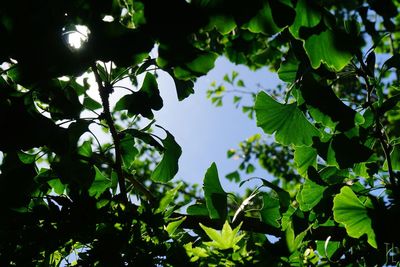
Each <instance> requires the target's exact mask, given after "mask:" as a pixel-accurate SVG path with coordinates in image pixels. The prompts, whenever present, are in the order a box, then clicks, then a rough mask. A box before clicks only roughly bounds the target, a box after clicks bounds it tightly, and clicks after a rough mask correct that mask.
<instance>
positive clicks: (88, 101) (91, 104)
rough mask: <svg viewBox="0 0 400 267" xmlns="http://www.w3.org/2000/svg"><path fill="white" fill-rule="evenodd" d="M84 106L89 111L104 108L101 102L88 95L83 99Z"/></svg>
mask: <svg viewBox="0 0 400 267" xmlns="http://www.w3.org/2000/svg"><path fill="white" fill-rule="evenodd" d="M83 106H84V107H85V108H87V109H89V110H96V109H100V108H102V107H103V106H102V105H101V104H100V103H99V102H97V101H96V100H94V99H93V98H91V97H90V96H88V95H87V94H85V96H84V98H83Z"/></svg>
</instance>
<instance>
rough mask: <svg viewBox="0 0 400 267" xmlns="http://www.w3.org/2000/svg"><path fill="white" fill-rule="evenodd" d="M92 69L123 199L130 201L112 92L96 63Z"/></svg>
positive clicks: (125, 201) (126, 201)
mask: <svg viewBox="0 0 400 267" xmlns="http://www.w3.org/2000/svg"><path fill="white" fill-rule="evenodd" d="M92 71H93V73H94V76H95V78H96V82H97V85H98V87H99V93H100V98H101V102H102V104H103V114H104V119H105V121H106V123H107V125H108V128H109V129H110V133H111V136H112V139H113V143H114V147H115V171H116V172H117V177H118V184H119V188H120V190H121V195H122V200H123V201H124V203H128V197H127V194H126V186H125V178H124V173H123V171H122V153H121V146H120V142H121V140H120V138H119V136H118V132H117V129H116V128H115V125H114V120H113V118H112V116H111V112H110V102H109V96H110V92H109V91H108V90H107V88H105V87H104V85H103V81H102V80H101V77H100V75H99V72H98V70H97V67H96V63H93V64H92Z"/></svg>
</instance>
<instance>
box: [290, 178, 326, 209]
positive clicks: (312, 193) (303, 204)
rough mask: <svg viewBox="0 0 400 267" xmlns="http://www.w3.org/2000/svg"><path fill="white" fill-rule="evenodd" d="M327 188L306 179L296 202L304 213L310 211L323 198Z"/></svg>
mask: <svg viewBox="0 0 400 267" xmlns="http://www.w3.org/2000/svg"><path fill="white" fill-rule="evenodd" d="M325 189H326V187H324V186H321V185H318V184H316V183H314V182H313V181H311V180H308V179H306V180H305V182H304V184H303V186H302V188H301V189H300V191H299V192H298V193H297V196H296V200H297V202H299V204H300V209H301V210H302V211H310V210H311V209H312V208H314V207H315V206H316V205H317V204H318V202H319V201H320V200H321V199H322V198H323V196H324V195H323V194H324V191H325Z"/></svg>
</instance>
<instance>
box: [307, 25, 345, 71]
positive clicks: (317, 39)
mask: <svg viewBox="0 0 400 267" xmlns="http://www.w3.org/2000/svg"><path fill="white" fill-rule="evenodd" d="M304 48H305V50H306V52H307V55H308V57H309V58H310V61H311V66H312V67H313V68H314V69H317V68H319V67H320V66H321V63H324V64H326V65H327V66H328V67H329V68H332V69H334V70H336V71H340V70H341V69H343V68H344V67H345V66H346V65H347V64H348V63H349V62H350V60H351V58H352V55H351V54H350V53H349V52H348V51H346V50H340V49H339V48H338V47H337V45H336V44H335V34H334V33H333V32H332V31H330V30H325V31H323V32H321V33H319V34H314V35H312V36H311V37H309V38H308V39H307V40H305V42H304Z"/></svg>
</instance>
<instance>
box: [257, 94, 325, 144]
mask: <svg viewBox="0 0 400 267" xmlns="http://www.w3.org/2000/svg"><path fill="white" fill-rule="evenodd" d="M254 109H255V111H256V118H257V126H259V127H261V128H262V129H263V130H264V132H265V133H268V134H273V133H275V138H276V141H277V142H278V143H281V144H283V145H290V144H294V145H296V146H301V145H307V146H309V145H311V144H312V138H313V137H314V136H319V135H320V133H319V131H318V130H317V129H316V128H315V127H314V126H313V125H312V124H311V123H310V122H309V121H308V120H307V118H306V117H305V116H304V114H303V113H302V112H301V111H300V110H299V109H298V108H297V105H296V103H292V104H287V105H285V104H281V103H279V102H276V101H275V100H274V99H272V97H270V96H269V95H268V94H266V93H265V92H260V93H259V94H258V95H257V99H256V103H255V106H254Z"/></svg>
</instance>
